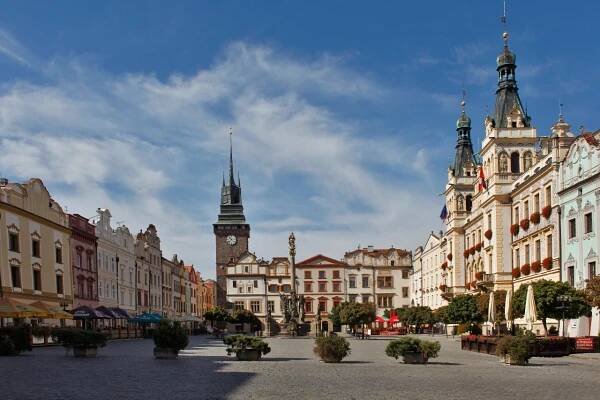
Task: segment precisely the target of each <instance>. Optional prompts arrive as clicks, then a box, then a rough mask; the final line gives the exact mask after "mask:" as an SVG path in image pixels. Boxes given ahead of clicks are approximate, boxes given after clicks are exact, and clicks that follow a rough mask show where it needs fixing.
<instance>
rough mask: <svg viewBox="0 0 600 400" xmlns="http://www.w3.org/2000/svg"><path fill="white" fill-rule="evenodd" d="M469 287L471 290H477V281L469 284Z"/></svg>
mask: <svg viewBox="0 0 600 400" xmlns="http://www.w3.org/2000/svg"><path fill="white" fill-rule="evenodd" d="M471 287H472V288H473V289H477V281H473V282H471Z"/></svg>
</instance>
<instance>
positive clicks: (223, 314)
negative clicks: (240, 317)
mask: <svg viewBox="0 0 600 400" xmlns="http://www.w3.org/2000/svg"><path fill="white" fill-rule="evenodd" d="M204 319H205V320H207V321H210V322H211V323H212V322H229V321H231V315H229V313H228V312H227V311H226V310H225V309H224V308H223V307H220V306H215V307H213V308H210V309H208V310H206V312H205V313H204Z"/></svg>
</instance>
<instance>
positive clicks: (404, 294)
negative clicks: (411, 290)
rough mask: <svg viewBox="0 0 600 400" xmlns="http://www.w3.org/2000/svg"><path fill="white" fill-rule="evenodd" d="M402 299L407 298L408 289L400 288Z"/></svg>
mask: <svg viewBox="0 0 600 400" xmlns="http://www.w3.org/2000/svg"><path fill="white" fill-rule="evenodd" d="M402 297H404V298H405V299H406V298H407V297H408V288H407V287H403V288H402Z"/></svg>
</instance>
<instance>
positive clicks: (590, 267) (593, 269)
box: [588, 261, 596, 279]
mask: <svg viewBox="0 0 600 400" xmlns="http://www.w3.org/2000/svg"><path fill="white" fill-rule="evenodd" d="M595 276H596V261H592V262H590V263H588V279H592V278H593V277H595Z"/></svg>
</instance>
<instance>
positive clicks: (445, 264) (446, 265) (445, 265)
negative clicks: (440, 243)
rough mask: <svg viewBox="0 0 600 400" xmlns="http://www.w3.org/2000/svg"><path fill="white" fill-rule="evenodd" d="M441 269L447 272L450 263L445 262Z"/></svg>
mask: <svg viewBox="0 0 600 400" xmlns="http://www.w3.org/2000/svg"><path fill="white" fill-rule="evenodd" d="M440 268H441V269H443V270H446V268H448V263H447V262H443V263H442V265H441V266H440Z"/></svg>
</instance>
